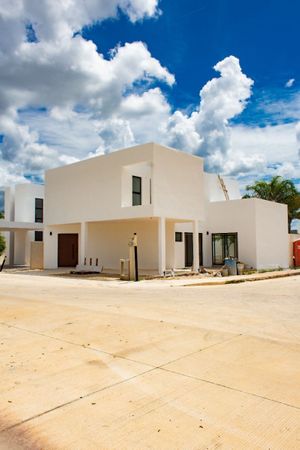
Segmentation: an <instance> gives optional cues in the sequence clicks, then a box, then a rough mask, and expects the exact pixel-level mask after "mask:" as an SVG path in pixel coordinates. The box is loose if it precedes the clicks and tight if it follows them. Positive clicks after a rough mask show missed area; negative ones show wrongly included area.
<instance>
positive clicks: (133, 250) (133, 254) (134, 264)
mask: <svg viewBox="0 0 300 450" xmlns="http://www.w3.org/2000/svg"><path fill="white" fill-rule="evenodd" d="M128 245H129V261H130V274H129V275H130V276H129V279H130V280H131V281H138V280H139V270H138V251H137V234H136V233H134V234H133V237H132V238H131V239H130V241H129V244H128Z"/></svg>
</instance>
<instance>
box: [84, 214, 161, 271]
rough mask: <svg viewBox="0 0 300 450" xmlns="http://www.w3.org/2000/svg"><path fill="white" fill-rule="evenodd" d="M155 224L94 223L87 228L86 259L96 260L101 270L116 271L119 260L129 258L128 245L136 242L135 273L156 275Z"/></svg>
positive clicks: (143, 222) (156, 228)
mask: <svg viewBox="0 0 300 450" xmlns="http://www.w3.org/2000/svg"><path fill="white" fill-rule="evenodd" d="M157 230H158V225H157V220H156V219H149V220H136V221H131V220H128V221H114V222H96V223H89V224H88V236H89V239H88V245H87V255H86V257H87V258H99V264H100V265H103V266H104V268H105V269H110V270H119V268H120V258H128V257H129V247H128V243H129V241H130V239H131V238H132V236H133V234H134V233H137V239H138V261H139V270H149V271H157V269H158V242H157Z"/></svg>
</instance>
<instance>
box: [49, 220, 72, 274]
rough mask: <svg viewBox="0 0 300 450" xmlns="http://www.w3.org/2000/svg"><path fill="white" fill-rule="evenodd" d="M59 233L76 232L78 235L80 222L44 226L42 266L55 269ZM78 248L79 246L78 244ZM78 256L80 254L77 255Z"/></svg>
mask: <svg viewBox="0 0 300 450" xmlns="http://www.w3.org/2000/svg"><path fill="white" fill-rule="evenodd" d="M59 233H78V236H79V237H80V224H69V225H60V226H53V225H52V226H48V227H45V228H44V249H45V248H47V251H46V252H45V251H44V267H45V269H56V268H57V259H58V254H57V250H58V242H57V241H58V238H57V235H58V234H59ZM78 248H79V246H78ZM79 256H80V255H79Z"/></svg>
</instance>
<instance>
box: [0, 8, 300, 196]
mask: <svg viewBox="0 0 300 450" xmlns="http://www.w3.org/2000/svg"><path fill="white" fill-rule="evenodd" d="M299 16H300V2H299V1H298V0H285V1H282V0H264V1H261V0H260V1H258V0H252V1H251V2H241V1H240V0H185V1H183V0H161V1H158V0H110V1H107V0H68V1H63V0H0V186H4V185H7V184H11V183H16V182H24V181H36V182H42V181H43V174H44V171H45V170H47V169H49V168H52V167H57V166H60V165H63V164H68V163H72V162H75V161H79V160H81V159H84V158H89V157H92V156H95V155H98V154H104V153H108V152H111V151H115V150H118V149H120V148H123V147H128V146H131V145H136V144H139V143H144V142H150V141H156V142H158V143H161V144H165V145H168V146H171V147H174V148H177V149H180V150H182V151H185V152H188V153H191V154H195V155H199V156H202V157H204V158H205V168H206V170H207V171H210V172H215V173H220V174H223V175H228V176H234V177H237V179H238V180H239V181H240V185H241V187H242V189H244V188H245V186H246V185H247V184H251V183H253V182H254V181H255V180H257V179H269V178H270V177H272V176H275V175H280V176H284V177H287V178H290V179H292V180H293V181H294V182H295V184H296V185H297V187H298V188H300V58H299V42H300V27H299Z"/></svg>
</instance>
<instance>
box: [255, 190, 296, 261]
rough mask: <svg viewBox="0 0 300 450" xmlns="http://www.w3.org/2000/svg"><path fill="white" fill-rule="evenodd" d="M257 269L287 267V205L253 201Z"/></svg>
mask: <svg viewBox="0 0 300 450" xmlns="http://www.w3.org/2000/svg"><path fill="white" fill-rule="evenodd" d="M254 203H255V217H256V246H257V263H256V267H257V268H258V269H265V268H277V267H282V268H287V267H289V234H288V212H287V205H283V204H279V203H275V202H267V201H266V200H259V199H255V200H254Z"/></svg>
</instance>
